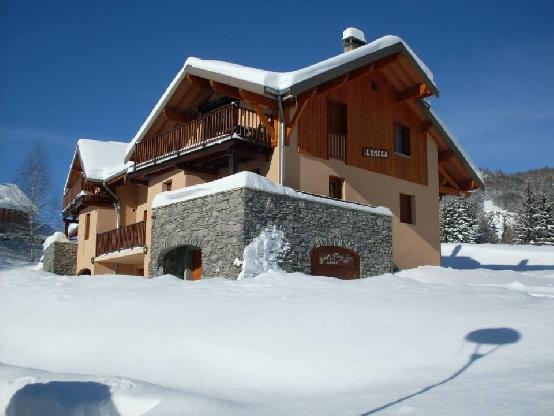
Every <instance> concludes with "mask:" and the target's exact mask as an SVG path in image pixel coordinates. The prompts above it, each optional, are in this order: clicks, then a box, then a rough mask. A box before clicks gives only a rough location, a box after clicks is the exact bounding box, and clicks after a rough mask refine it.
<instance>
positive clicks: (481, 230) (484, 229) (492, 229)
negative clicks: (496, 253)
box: [475, 212, 499, 244]
mask: <svg viewBox="0 0 554 416" xmlns="http://www.w3.org/2000/svg"><path fill="white" fill-rule="evenodd" d="M498 240H499V238H498V229H497V228H496V225H495V223H494V214H493V213H490V212H484V213H483V214H482V215H481V216H480V217H479V223H478V226H477V236H476V238H475V242H476V243H479V244H484V243H491V244H496V243H498Z"/></svg>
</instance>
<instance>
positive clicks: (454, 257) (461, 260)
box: [441, 244, 554, 272]
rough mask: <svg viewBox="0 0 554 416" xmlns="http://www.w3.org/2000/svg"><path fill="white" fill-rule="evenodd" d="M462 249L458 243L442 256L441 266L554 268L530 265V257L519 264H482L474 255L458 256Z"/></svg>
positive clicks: (522, 268) (519, 268) (505, 268)
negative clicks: (446, 254)
mask: <svg viewBox="0 0 554 416" xmlns="http://www.w3.org/2000/svg"><path fill="white" fill-rule="evenodd" d="M461 249H462V246H461V244H460V245H457V246H456V247H455V248H454V250H452V253H451V254H450V255H449V256H442V257H441V266H443V267H451V268H453V269H460V270H473V269H489V270H513V271H516V272H531V271H539V270H554V265H545V264H539V265H532V266H530V265H529V260H528V259H522V260H520V262H519V263H518V264H512V265H506V264H481V263H480V262H478V261H477V260H475V259H474V258H472V257H466V256H458V254H459V253H460V251H461Z"/></svg>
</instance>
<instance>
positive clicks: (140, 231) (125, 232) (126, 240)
mask: <svg viewBox="0 0 554 416" xmlns="http://www.w3.org/2000/svg"><path fill="white" fill-rule="evenodd" d="M145 243H146V222H145V221H141V222H137V223H135V224H130V225H127V226H125V227H119V228H116V229H114V230H110V231H106V232H105V233H100V234H97V235H96V255H97V256H99V255H101V254H106V253H113V252H115V251H121V250H125V249H127V248H134V247H144V245H145Z"/></svg>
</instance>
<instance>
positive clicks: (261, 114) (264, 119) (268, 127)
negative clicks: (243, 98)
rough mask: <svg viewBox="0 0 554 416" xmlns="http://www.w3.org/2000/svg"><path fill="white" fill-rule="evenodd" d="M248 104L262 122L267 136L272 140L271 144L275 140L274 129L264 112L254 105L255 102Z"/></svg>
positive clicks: (256, 104)
mask: <svg viewBox="0 0 554 416" xmlns="http://www.w3.org/2000/svg"><path fill="white" fill-rule="evenodd" d="M249 102H250V104H251V105H252V107H253V108H254V111H255V112H256V114H257V115H258V117H259V118H260V121H261V122H262V124H263V125H264V127H265V128H266V130H267V131H268V132H269V135H270V136H271V139H272V140H271V141H272V142H273V141H275V140H276V139H277V136H275V129H274V128H273V126H272V125H271V123H270V122H269V120H268V119H267V117H266V116H265V114H264V112H263V111H262V109H261V108H260V106H259V105H258V103H256V102H255V101H249Z"/></svg>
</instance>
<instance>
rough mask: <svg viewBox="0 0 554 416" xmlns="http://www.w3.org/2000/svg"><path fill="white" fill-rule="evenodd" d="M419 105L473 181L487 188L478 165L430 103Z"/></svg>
mask: <svg viewBox="0 0 554 416" xmlns="http://www.w3.org/2000/svg"><path fill="white" fill-rule="evenodd" d="M418 105H419V107H420V108H421V110H422V111H423V113H424V114H425V115H426V117H428V118H429V119H430V120H431V122H432V123H433V125H434V126H435V128H436V129H437V130H438V131H439V133H440V134H441V135H442V136H443V137H444V138H445V140H446V142H447V143H448V145H449V147H450V148H451V149H452V150H453V151H454V153H455V154H456V156H457V157H458V159H459V160H460V162H461V163H462V164H463V166H464V167H465V168H466V169H467V171H468V172H469V174H470V175H471V177H472V178H473V180H475V182H476V183H477V184H478V185H479V187H480V188H484V187H485V181H484V179H483V175H482V173H481V171H480V170H479V168H478V167H477V165H476V164H475V163H474V162H473V161H472V160H471V158H470V157H469V155H468V153H467V152H466V151H465V149H464V148H463V147H462V145H461V144H460V142H459V141H458V139H457V138H456V136H455V135H454V134H453V133H452V132H451V131H450V130H449V129H448V127H447V126H446V123H445V122H444V121H442V120H441V118H440V117H439V116H438V114H437V113H436V112H435V111H434V110H433V109H432V108H431V106H430V105H429V103H427V102H425V101H418Z"/></svg>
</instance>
